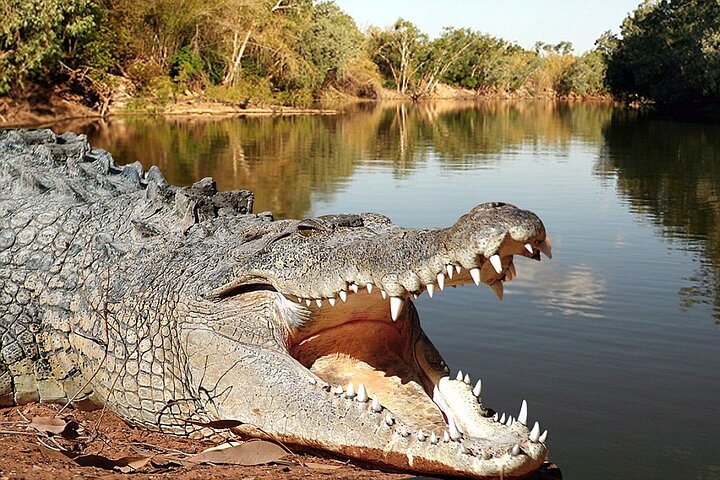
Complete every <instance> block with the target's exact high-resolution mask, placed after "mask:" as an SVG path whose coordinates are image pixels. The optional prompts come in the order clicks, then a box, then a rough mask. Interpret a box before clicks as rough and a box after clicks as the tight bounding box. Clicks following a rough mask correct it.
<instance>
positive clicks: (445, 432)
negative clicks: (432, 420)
mask: <svg viewBox="0 0 720 480" xmlns="http://www.w3.org/2000/svg"><path fill="white" fill-rule="evenodd" d="M449 441H450V434H449V433H448V432H447V430H445V431H444V432H443V442H445V443H447V442H449Z"/></svg>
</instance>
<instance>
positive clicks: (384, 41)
mask: <svg viewBox="0 0 720 480" xmlns="http://www.w3.org/2000/svg"><path fill="white" fill-rule="evenodd" d="M368 34H369V36H370V40H369V45H370V56H371V57H372V59H373V61H374V62H375V63H376V64H377V65H378V67H379V68H380V71H381V72H382V73H385V74H386V77H391V78H392V79H393V83H394V85H395V88H396V89H397V91H398V93H403V94H404V93H407V91H408V89H409V87H410V86H411V82H412V81H413V80H414V76H415V74H416V72H417V67H418V52H419V51H420V50H421V49H422V48H424V46H425V45H426V44H427V42H428V38H427V35H425V34H423V33H421V32H420V30H419V29H418V28H417V27H416V26H415V25H414V24H413V23H411V22H409V21H407V20H403V19H402V18H400V19H398V20H397V21H396V22H395V24H394V25H393V26H392V27H390V28H388V29H385V30H380V29H377V28H373V29H370V30H369V32H368Z"/></svg>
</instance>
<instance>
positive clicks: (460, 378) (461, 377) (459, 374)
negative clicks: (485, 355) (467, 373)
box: [455, 370, 463, 382]
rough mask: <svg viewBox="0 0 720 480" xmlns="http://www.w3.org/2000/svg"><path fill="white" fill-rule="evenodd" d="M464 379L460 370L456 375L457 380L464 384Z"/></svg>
mask: <svg viewBox="0 0 720 480" xmlns="http://www.w3.org/2000/svg"><path fill="white" fill-rule="evenodd" d="M462 379H463V373H462V370H458V373H457V375H455V380H457V381H458V382H462Z"/></svg>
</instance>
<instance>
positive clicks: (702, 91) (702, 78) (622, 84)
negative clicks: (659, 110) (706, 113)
mask: <svg viewBox="0 0 720 480" xmlns="http://www.w3.org/2000/svg"><path fill="white" fill-rule="evenodd" d="M718 67H720V2H718V1H717V0H673V1H670V0H661V1H658V2H650V1H646V2H645V3H643V4H642V5H640V6H639V7H638V8H637V10H635V12H634V13H633V14H632V15H631V16H629V17H628V18H626V19H625V21H624V22H623V24H622V28H621V38H620V39H619V40H618V41H617V44H616V45H615V46H614V47H613V48H612V51H611V52H610V57H609V63H608V74H607V76H608V83H609V85H610V88H611V90H612V92H613V93H614V94H616V95H618V96H622V97H625V98H629V99H631V98H637V97H641V98H645V99H649V100H652V101H654V102H656V103H657V104H658V105H661V106H666V107H678V106H682V107H692V106H703V105H706V104H708V103H718V102H720V73H718V72H719V71H720V69H719V68H718Z"/></svg>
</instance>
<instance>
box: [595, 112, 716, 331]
mask: <svg viewBox="0 0 720 480" xmlns="http://www.w3.org/2000/svg"><path fill="white" fill-rule="evenodd" d="M603 135H604V137H605V147H604V149H605V151H604V154H603V155H602V158H601V161H600V163H599V164H598V167H597V171H598V173H599V174H600V175H608V174H611V175H612V174H614V175H616V177H617V182H618V188H619V189H620V192H621V193H622V194H623V195H624V196H626V197H627V198H628V199H629V201H630V203H631V205H632V207H633V209H634V210H635V211H636V212H638V213H642V214H643V215H644V216H646V217H649V218H650V219H651V220H652V221H653V222H655V223H656V224H658V225H660V226H661V227H662V228H663V230H664V233H665V234H666V235H668V236H670V237H673V238H679V239H682V240H684V241H689V242H693V244H694V245H700V249H701V255H702V261H701V262H700V266H699V271H698V274H697V275H696V276H694V277H693V278H690V279H689V280H690V281H691V282H692V283H693V286H692V287H689V288H683V289H682V290H681V291H680V295H681V299H682V303H683V305H684V306H685V307H690V306H692V305H694V304H697V303H703V302H705V301H707V300H706V299H708V298H713V299H714V307H715V319H716V322H718V323H720V228H718V225H720V126H717V125H699V124H681V123H677V122H666V121H662V120H658V119H652V118H647V117H643V116H641V115H638V114H637V113H635V112H617V113H616V114H615V115H613V118H612V121H611V122H610V123H608V125H607V127H606V128H605V129H604V131H603Z"/></svg>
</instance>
